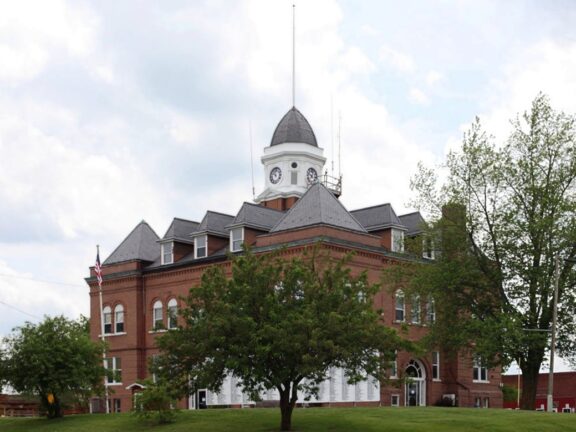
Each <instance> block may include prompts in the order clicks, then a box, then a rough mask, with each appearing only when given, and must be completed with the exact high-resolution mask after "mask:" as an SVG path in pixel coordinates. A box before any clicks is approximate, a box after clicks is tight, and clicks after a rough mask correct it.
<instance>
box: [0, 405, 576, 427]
mask: <svg viewBox="0 0 576 432" xmlns="http://www.w3.org/2000/svg"><path fill="white" fill-rule="evenodd" d="M279 425H280V410H279V409H231V410H202V411H181V412H180V413H179V414H178V416H177V418H176V422H175V423H172V424H169V425H162V426H153V425H150V424H147V423H143V422H141V421H140V420H138V419H136V418H135V417H133V416H132V415H130V414H111V415H102V414H100V415H77V416H69V417H65V418H64V419H60V420H46V419H43V418H42V419H38V418H35V419H29V418H27V419H22V418H0V431H2V432H12V431H14V432H37V431H38V432H72V431H74V432H132V431H134V432H136V431H137V432H147V431H150V432H152V431H153V432H156V431H158V432H184V431H186V432H220V431H234V432H236V431H265V432H272V431H276V430H278V428H279ZM292 428H293V430H294V431H307V432H308V431H310V432H313V431H325V432H340V431H341V432H344V431H347V432H349V431H362V432H365V431H386V432H396V431H398V432H400V431H406V432H420V431H426V432H436V431H437V432H452V431H466V432H468V431H490V432H504V431H521V432H531V431H534V432H546V431H551V432H552V431H554V432H556V431H563V432H564V431H576V415H574V414H548V413H544V412H527V411H508V410H498V409H487V410H484V409H467V408H433V407H426V408H308V409H297V410H295V411H294V415H293V418H292Z"/></svg>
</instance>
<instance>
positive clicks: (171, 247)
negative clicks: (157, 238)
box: [160, 242, 174, 265]
mask: <svg viewBox="0 0 576 432" xmlns="http://www.w3.org/2000/svg"><path fill="white" fill-rule="evenodd" d="M161 246H162V251H161V252H162V253H161V254H160V257H161V264H162V265H164V264H174V242H168V243H162V245H161ZM166 247H170V261H166V259H165V255H167V253H166V251H165V249H166Z"/></svg>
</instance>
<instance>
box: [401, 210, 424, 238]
mask: <svg viewBox="0 0 576 432" xmlns="http://www.w3.org/2000/svg"><path fill="white" fill-rule="evenodd" d="M398 219H400V222H402V225H404V226H405V227H406V228H408V231H406V235H409V236H412V235H416V234H420V233H421V232H422V231H423V230H424V227H425V225H426V221H425V220H424V218H423V217H422V215H421V214H420V212H419V211H415V212H413V213H408V214H405V215H402V216H398Z"/></svg>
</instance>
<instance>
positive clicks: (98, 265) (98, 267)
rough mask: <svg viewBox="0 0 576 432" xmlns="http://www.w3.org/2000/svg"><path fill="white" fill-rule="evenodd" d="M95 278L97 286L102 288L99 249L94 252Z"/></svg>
mask: <svg viewBox="0 0 576 432" xmlns="http://www.w3.org/2000/svg"><path fill="white" fill-rule="evenodd" d="M94 271H95V272H96V278H97V279H98V286H99V287H100V288H102V266H101V265H100V251H98V252H96V265H95V266H94Z"/></svg>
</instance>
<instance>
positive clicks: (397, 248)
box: [392, 228, 404, 252]
mask: <svg viewBox="0 0 576 432" xmlns="http://www.w3.org/2000/svg"><path fill="white" fill-rule="evenodd" d="M392 252H404V231H401V230H398V229H394V228H392Z"/></svg>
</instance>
